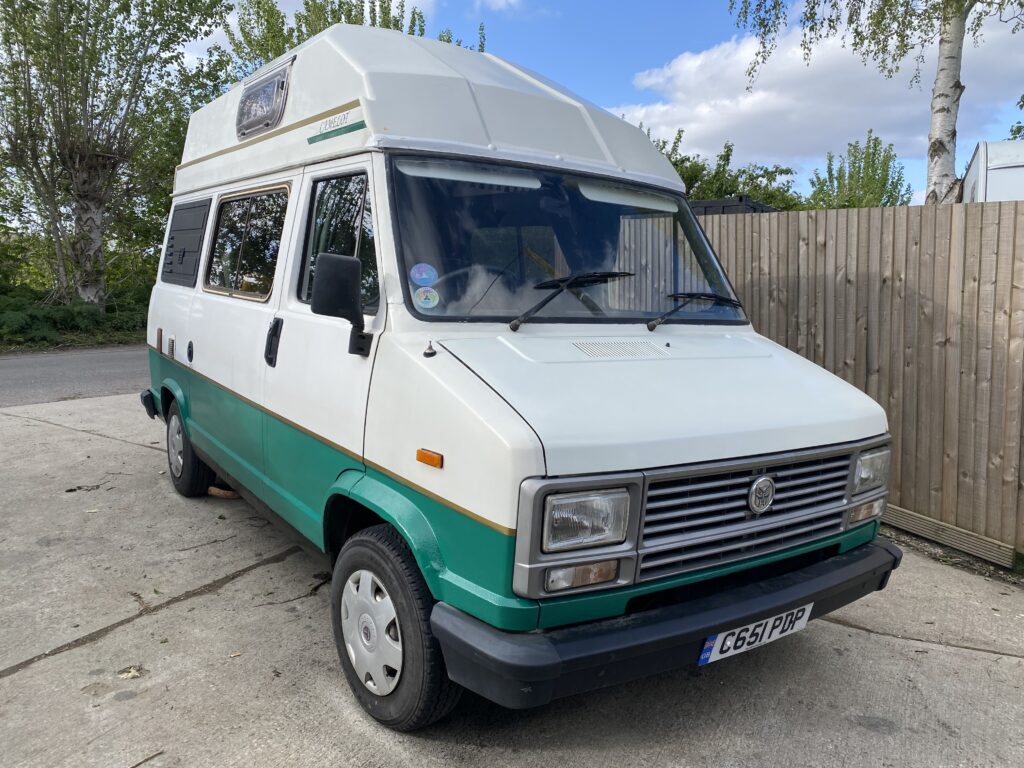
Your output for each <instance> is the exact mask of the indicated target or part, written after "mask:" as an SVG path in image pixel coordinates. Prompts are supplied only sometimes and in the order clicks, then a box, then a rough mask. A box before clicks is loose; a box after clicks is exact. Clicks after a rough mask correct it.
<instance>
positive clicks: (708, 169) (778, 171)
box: [654, 130, 803, 211]
mask: <svg viewBox="0 0 1024 768" xmlns="http://www.w3.org/2000/svg"><path fill="white" fill-rule="evenodd" d="M682 141H683V131H682V130H678V131H676V135H675V136H674V137H673V139H672V141H671V142H670V141H668V140H667V139H657V140H655V141H654V146H655V147H657V148H658V150H659V151H660V152H661V153H662V154H664V155H665V157H667V158H668V161H669V162H670V163H672V167H673V168H675V169H676V173H678V174H679V178H681V179H682V180H683V183H684V184H686V194H687V196H688V197H689V198H690V199H691V200H718V199H721V198H725V197H734V196H736V195H749V196H750V197H752V198H753V199H754V200H756V201H757V202H759V203H764V204H765V205H770V206H772V207H773V208H776V209H778V210H780V211H792V210H796V209H798V208H801V207H803V198H801V196H800V194H799V193H798V192H796V191H795V190H794V189H793V185H794V183H795V180H794V179H793V174H794V171H793V169H792V168H787V167H785V166H782V165H778V164H776V165H770V166H769V165H761V164H760V163H749V164H748V165H745V166H743V167H740V168H733V167H732V156H733V145H732V142H728V141H727V142H726V143H725V145H724V146H723V147H722V151H721V152H719V153H718V156H717V157H716V158H715V161H714V163H712V162H710V161H709V160H707V159H706V158H703V157H701V156H700V155H688V154H685V153H683V151H682V150H681V146H682Z"/></svg>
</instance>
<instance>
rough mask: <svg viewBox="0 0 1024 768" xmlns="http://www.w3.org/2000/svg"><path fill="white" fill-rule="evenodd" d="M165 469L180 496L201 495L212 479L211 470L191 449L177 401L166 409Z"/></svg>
mask: <svg viewBox="0 0 1024 768" xmlns="http://www.w3.org/2000/svg"><path fill="white" fill-rule="evenodd" d="M167 469H168V471H169V472H170V475H171V482H173V483H174V488H175V490H176V491H177V492H178V493H180V494H181V495H182V496H187V497H190V498H191V497H193V496H203V495H205V494H206V489H207V488H209V487H210V484H211V483H212V482H213V480H214V474H213V470H211V469H210V468H209V467H208V466H206V464H204V463H203V462H202V460H201V459H200V458H199V457H198V456H196V454H195V451H193V450H192V443H191V441H189V439H188V433H187V432H186V431H185V423H184V420H183V419H182V418H181V410H180V409H179V408H178V403H177V402H172V403H171V407H170V408H168V409H167Z"/></svg>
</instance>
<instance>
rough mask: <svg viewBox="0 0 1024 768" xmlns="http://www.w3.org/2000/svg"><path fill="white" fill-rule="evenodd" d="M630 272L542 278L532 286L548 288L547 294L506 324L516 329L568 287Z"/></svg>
mask: <svg viewBox="0 0 1024 768" xmlns="http://www.w3.org/2000/svg"><path fill="white" fill-rule="evenodd" d="M632 276H633V273H632V272H577V273H576V274H574V275H566V276H565V277H556V278H554V279H552V280H543V281H541V282H539V283H537V284H536V285H534V286H533V287H534V288H536V289H538V290H542V291H543V290H549V291H551V293H549V294H548V295H547V296H545V297H544V298H543V299H541V300H540V301H538V302H537V303H536V304H534V305H533V306H532V307H530V308H529V309H528V310H526V311H525V312H523V314H521V315H520V316H519V317H517V318H516V319H515V320H513V321H512V322H511V323H509V324H508V327H509V328H511V329H512V330H513V331H518V330H519V326H521V325H522V324H523V323H525V322H526V321H527V320H529V319H530V318H531V317H533V316H534V315H536V314H537V313H538V312H540V311H541V310H542V309H544V307H546V306H547V305H548V304H550V303H551V302H552V301H554V299H555V297H556V296H558V295H559V294H560V293H562V292H563V291H566V290H568V289H570V288H585V287H587V286H588V285H600V284H601V283H607V282H608V281H609V280H618V279H619V278H620V277H632Z"/></svg>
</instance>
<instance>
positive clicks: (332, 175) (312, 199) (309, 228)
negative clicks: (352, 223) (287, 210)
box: [293, 166, 384, 317]
mask: <svg viewBox="0 0 1024 768" xmlns="http://www.w3.org/2000/svg"><path fill="white" fill-rule="evenodd" d="M353 176H365V177H366V189H365V190H364V193H363V200H362V203H361V204H360V206H359V216H358V220H359V228H358V231H357V233H356V243H355V249H354V251H355V252H354V253H353V254H351V255H353V256H355V257H356V258H357V259H358V258H359V248H360V246H361V245H362V243H363V225H362V220H363V216H364V214H365V212H366V201H367V199H368V198H369V197H370V196H371V195H372V194H373V174H372V173H371V172H370V167H369V166H359V167H353V168H346V169H340V168H339V169H337V170H335V171H331V172H325V173H324V174H323V175H317V176H313V177H311V178H310V182H309V199H308V201H307V203H306V226H305V230H304V232H303V235H302V244H301V247H300V248H299V258H298V264H297V267H296V270H295V272H296V275H295V283H294V286H293V287H294V288H295V291H294V294H293V298H294V299H295V300H296V301H298V302H299V303H300V304H301V305H302V306H304V307H311V306H312V303H313V302H312V298H310V299H306V298H303V296H302V278H303V276H304V275H305V274H306V256H307V253H306V250H307V249H308V247H309V240H310V238H311V237H312V235H313V217H314V215H315V214H316V187H317V184H321V183H323V182H328V181H335V180H337V179H347V178H351V177H353ZM376 208H377V205H375V204H371V207H370V220H371V221H372V223H373V231H374V240H376V233H377V232H378V231H379V230H378V227H379V221H378V219H377V214H376V212H375V209H376ZM373 250H374V253H373V255H374V259H375V260H376V261H377V308H376V309H375V310H374V311H373V312H367V311H366V305H365V304H364V305H363V307H362V309H363V314H364V315H365V316H367V317H376V316H377V314H378V313H379V312H380V305H381V302H382V301H383V300H384V296H383V291H382V285H383V283H382V282H381V279H380V275H381V269H380V266H381V265H380V249H379V248H378V247H377V246H374V249H373Z"/></svg>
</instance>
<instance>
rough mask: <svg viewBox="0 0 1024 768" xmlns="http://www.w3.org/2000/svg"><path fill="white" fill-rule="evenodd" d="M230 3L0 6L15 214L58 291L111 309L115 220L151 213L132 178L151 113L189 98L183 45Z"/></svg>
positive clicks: (5, 151)
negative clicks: (134, 212) (184, 90)
mask: <svg viewBox="0 0 1024 768" xmlns="http://www.w3.org/2000/svg"><path fill="white" fill-rule="evenodd" d="M224 11H225V5H224V2H223V0H91V1H90V2H88V3H82V2H79V0H5V2H4V3H2V4H0V155H2V159H3V162H4V168H5V173H7V174H8V175H9V176H12V177H13V180H14V182H15V184H16V185H17V186H18V187H19V188H20V189H22V190H23V191H24V193H25V195H24V198H23V201H22V203H21V206H20V209H19V210H18V211H16V212H15V213H14V214H13V218H14V220H15V223H16V224H17V225H18V227H19V229H20V230H21V231H22V232H26V233H33V234H35V235H36V236H38V237H41V238H44V239H45V241H46V242H47V244H48V251H47V254H46V256H45V263H46V267H47V269H48V271H49V273H50V277H51V281H52V294H53V296H54V297H56V298H58V299H59V300H62V301H68V300H70V299H71V298H73V297H75V296H78V297H80V298H82V299H83V300H86V301H89V302H92V303H96V304H99V305H101V306H102V304H103V303H104V302H105V301H106V299H107V293H108V286H107V282H106V279H107V271H108V264H109V261H108V260H109V258H110V257H111V254H110V253H108V239H109V235H110V233H109V230H108V226H110V224H111V220H112V218H115V217H116V215H117V213H116V212H119V211H121V210H122V209H126V208H127V209H130V208H132V207H133V206H135V207H136V208H137V209H140V210H141V209H142V208H143V207H144V203H139V202H138V201H137V200H136V199H135V197H134V196H133V195H130V194H129V195H128V196H127V197H125V193H126V190H130V188H131V184H129V182H128V174H129V171H130V170H131V169H132V167H133V164H135V163H136V162H137V161H138V160H139V158H140V157H141V156H142V155H143V154H144V153H145V152H146V151H147V150H148V149H149V146H150V144H149V135H150V132H151V131H152V130H153V127H154V125H155V122H154V118H159V117H160V116H162V111H164V110H165V107H166V102H167V101H168V100H171V101H174V100H177V99H180V98H181V97H180V91H179V89H180V87H181V80H182V78H183V77H186V76H187V73H188V72H189V67H188V66H187V62H186V57H185V50H184V46H185V45H186V44H187V43H189V42H191V41H193V40H196V39H200V38H203V37H205V36H207V35H209V34H210V33H211V32H212V31H213V29H214V28H215V26H216V25H217V24H219V23H220V22H221V20H222V19H223V15H224Z"/></svg>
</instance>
